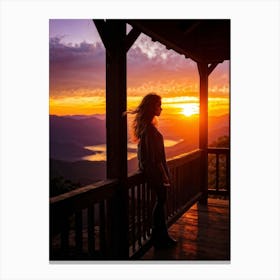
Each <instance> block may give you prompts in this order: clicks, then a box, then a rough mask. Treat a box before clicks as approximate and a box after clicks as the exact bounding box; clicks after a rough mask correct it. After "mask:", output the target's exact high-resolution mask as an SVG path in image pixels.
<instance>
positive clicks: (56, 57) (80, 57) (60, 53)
mask: <svg viewBox="0 0 280 280" xmlns="http://www.w3.org/2000/svg"><path fill="white" fill-rule="evenodd" d="M61 39H62V38H61V37H54V38H50V57H49V58H50V61H49V62H50V91H51V95H54V94H59V92H63V91H64V92H65V91H71V90H78V89H82V88H86V89H90V88H91V89H94V88H104V87H105V50H104V47H103V45H102V44H101V43H95V44H89V43H87V42H82V43H80V44H75V45H72V44H67V45H65V44H63V43H62V42H61Z"/></svg>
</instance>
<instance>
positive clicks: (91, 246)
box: [88, 204, 95, 256]
mask: <svg viewBox="0 0 280 280" xmlns="http://www.w3.org/2000/svg"><path fill="white" fill-rule="evenodd" d="M94 215H95V211H94V204H93V205H90V206H89V207H88V252H89V255H90V256H91V255H93V253H94V251H95V233H94V223H95V221H94Z"/></svg>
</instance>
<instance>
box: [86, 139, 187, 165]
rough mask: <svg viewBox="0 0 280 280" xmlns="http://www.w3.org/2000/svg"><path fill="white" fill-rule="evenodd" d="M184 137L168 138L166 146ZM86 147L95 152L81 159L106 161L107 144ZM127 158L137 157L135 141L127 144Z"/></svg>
mask: <svg viewBox="0 0 280 280" xmlns="http://www.w3.org/2000/svg"><path fill="white" fill-rule="evenodd" d="M182 141H183V139H180V140H178V141H175V140H170V139H166V140H164V146H165V147H166V148H167V147H172V146H175V145H176V144H178V143H180V142H182ZM84 148H85V149H88V150H91V151H93V152H95V154H93V155H89V156H84V157H82V158H81V159H82V160H89V161H106V144H100V145H94V146H85V147H84ZM127 149H128V152H127V160H131V159H133V158H136V157H137V144H135V143H128V145H127Z"/></svg>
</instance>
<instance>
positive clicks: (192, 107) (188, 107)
mask: <svg viewBox="0 0 280 280" xmlns="http://www.w3.org/2000/svg"><path fill="white" fill-rule="evenodd" d="M182 114H183V115H184V116H186V117H190V116H192V115H195V114H198V105H197V104H193V103H188V104H183V105H182Z"/></svg>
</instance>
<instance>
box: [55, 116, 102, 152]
mask: <svg viewBox="0 0 280 280" xmlns="http://www.w3.org/2000/svg"><path fill="white" fill-rule="evenodd" d="M105 127H106V126H105V120H101V119H98V118H95V117H88V118H78V119H74V118H72V117H60V116H55V115H51V116H50V141H51V142H53V143H65V142H68V143H75V144H76V145H79V146H81V147H84V146H90V145H98V144H103V143H105V142H106V131H105Z"/></svg>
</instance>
